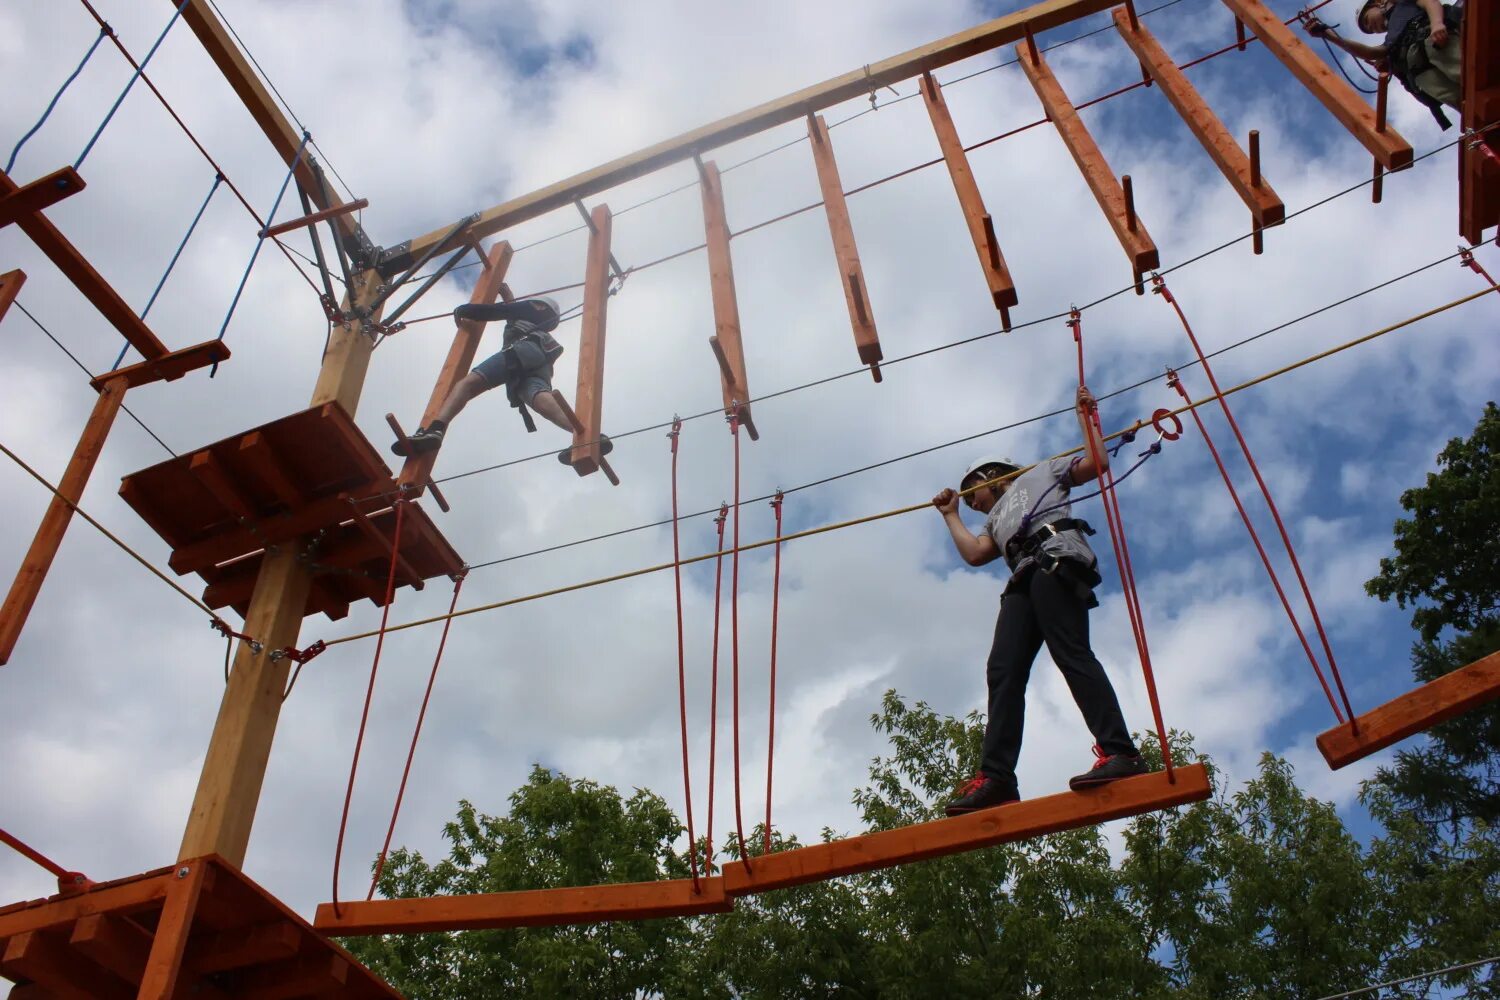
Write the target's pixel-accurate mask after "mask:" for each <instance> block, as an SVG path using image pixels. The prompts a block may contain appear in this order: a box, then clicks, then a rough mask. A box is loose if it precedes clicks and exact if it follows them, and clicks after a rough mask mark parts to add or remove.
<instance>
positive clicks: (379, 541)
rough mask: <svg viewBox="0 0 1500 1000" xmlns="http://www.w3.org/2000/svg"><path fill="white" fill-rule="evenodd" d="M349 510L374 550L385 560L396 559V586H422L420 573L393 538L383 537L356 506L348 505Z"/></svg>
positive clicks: (382, 533) (420, 587)
mask: <svg viewBox="0 0 1500 1000" xmlns="http://www.w3.org/2000/svg"><path fill="white" fill-rule="evenodd" d="M349 510H350V512H351V513H352V514H353V515H354V523H355V524H356V525H358V526H359V530H360V531H361V532H362V533H363V534H364V536H365V538H366V539H368V540H369V542H370V544H371V545H373V546H375V550H376V551H377V552H379V553H380V554H381V556H382V558H384V559H386V560H391V559H394V560H395V561H396V569H397V570H399V571H400V572H399V573H398V574H397V576H396V586H398V587H400V586H409V587H411V588H413V589H415V590H421V589H422V587H423V586H424V585H423V582H422V574H421V573H418V572H417V571H416V569H415V568H413V567H412V564H411V563H410V562H408V561H407V559H406V557H405V556H404V555H402V554H401V552H400V550H399V549H397V548H396V545H395V539H393V538H387V537H385V533H384V532H382V531H381V530H380V529H379V528H378V527H376V526H375V523H374V522H373V521H371V520H370V518H369V516H368V515H366V514H365V512H364V511H362V510H360V509H359V508H357V507H350V508H349ZM394 524H395V522H394V521H392V530H393V531H394ZM402 574H404V575H405V576H406V580H405V581H403V580H402V579H401V575H402ZM382 596H384V595H382Z"/></svg>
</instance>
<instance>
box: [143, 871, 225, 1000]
mask: <svg viewBox="0 0 1500 1000" xmlns="http://www.w3.org/2000/svg"><path fill="white" fill-rule="evenodd" d="M208 876H209V863H208V861H207V859H204V858H195V859H193V860H192V861H188V862H183V863H182V864H181V865H180V866H179V867H178V868H177V870H176V871H175V872H173V873H172V875H171V876H170V877H169V878H168V881H167V900H166V903H165V904H163V906H162V909H161V919H160V920H158V921H157V922H156V932H155V936H154V937H153V938H152V941H151V956H150V957H149V958H148V959H147V960H146V969H145V971H144V972H143V973H142V974H141V989H140V992H139V993H138V994H137V997H138V998H139V1000H171V998H172V997H173V996H174V995H175V993H176V991H177V980H178V976H179V974H180V973H181V971H182V956H183V955H184V954H185V953H186V951H187V943H188V935H189V934H190V933H191V932H192V930H193V915H194V914H195V913H196V912H197V910H198V897H199V896H201V895H202V894H203V886H204V883H205V882H206V881H207V880H208Z"/></svg>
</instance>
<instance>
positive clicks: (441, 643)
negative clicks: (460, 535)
mask: <svg viewBox="0 0 1500 1000" xmlns="http://www.w3.org/2000/svg"><path fill="white" fill-rule="evenodd" d="M467 576H468V570H467V569H465V570H464V571H463V572H461V573H459V574H458V576H456V577H454V579H453V600H452V601H450V602H449V603H448V615H449V617H448V618H447V619H446V620H445V621H444V622H443V635H442V638H440V639H438V648H437V655H436V656H434V657H433V658H432V672H431V673H430V674H428V675H427V690H426V691H425V692H423V694H422V707H421V708H420V709H419V710H418V711H417V725H416V727H415V728H414V729H413V730H412V734H411V749H410V750H408V751H407V752H406V766H405V767H404V768H402V769H401V786H400V787H399V788H397V789H396V804H395V805H394V806H392V807H391V825H390V826H388V827H386V830H385V843H383V844H381V845H380V857H379V858H377V859H376V860H375V876H374V877H373V878H372V879H370V891H369V892H367V893H365V899H366V900H371V899H374V898H375V887H376V886H377V885H378V884H380V876H381V874H382V873H383V872H384V871H385V858H386V854H387V853H388V852H389V851H390V849H391V838H392V837H393V836H395V834H396V818H397V817H398V816H400V815H401V800H402V799H403V798H405V797H406V779H407V778H409V777H411V762H412V759H413V758H414V757H416V755H417V740H418V739H419V738H420V737H421V735H422V722H423V720H424V719H426V718H427V703H428V702H429V701H431V700H432V686H433V683H434V682H436V681H437V673H438V665H439V664H441V663H442V662H443V650H444V649H446V648H447V646H448V628H449V626H451V625H452V624H453V617H452V615H453V611H454V609H455V608H457V607H458V592H459V591H460V590H463V588H464V579H465V578H466V577H467Z"/></svg>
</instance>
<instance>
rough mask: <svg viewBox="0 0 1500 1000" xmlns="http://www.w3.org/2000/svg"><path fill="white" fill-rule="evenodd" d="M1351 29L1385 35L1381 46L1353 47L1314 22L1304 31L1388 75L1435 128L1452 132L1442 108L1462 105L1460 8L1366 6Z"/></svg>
mask: <svg viewBox="0 0 1500 1000" xmlns="http://www.w3.org/2000/svg"><path fill="white" fill-rule="evenodd" d="M1354 23H1356V24H1358V25H1359V30H1360V31H1363V32H1364V33H1365V34H1367V35H1381V34H1383V35H1385V40H1384V41H1383V42H1382V43H1381V44H1379V45H1366V44H1364V43H1362V42H1351V41H1349V40H1348V39H1346V38H1343V37H1341V36H1340V35H1339V33H1338V32H1337V31H1335V30H1334V29H1333V27H1331V26H1330V25H1327V24H1324V23H1323V22H1322V21H1320V20H1318V19H1317V18H1316V17H1308V18H1307V20H1306V21H1305V22H1304V27H1306V29H1307V32H1308V34H1310V35H1312V36H1313V37H1315V38H1326V39H1327V40H1328V41H1329V42H1332V43H1333V44H1334V45H1337V46H1338V47H1339V48H1341V49H1343V50H1344V51H1345V52H1347V53H1349V54H1350V55H1352V56H1354V57H1355V58H1357V59H1363V60H1365V61H1366V62H1369V63H1371V64H1373V65H1374V66H1376V67H1377V68H1380V69H1389V70H1390V72H1391V75H1392V76H1394V77H1395V78H1396V79H1397V80H1399V81H1400V83H1401V86H1403V87H1405V88H1406V90H1407V92H1408V93H1410V94H1411V96H1412V97H1415V98H1416V99H1417V100H1418V101H1420V102H1421V103H1422V104H1423V105H1424V106H1426V108H1427V110H1429V111H1431V112H1432V116H1433V118H1435V119H1437V123H1438V125H1439V126H1441V127H1442V128H1444V129H1448V128H1451V127H1452V126H1453V123H1452V122H1450V121H1449V120H1448V116H1447V115H1446V114H1444V112H1443V106H1444V105H1447V106H1448V107H1450V108H1453V109H1454V110H1458V109H1459V106H1460V105H1461V104H1462V103H1463V93H1464V91H1463V86H1462V84H1461V82H1460V77H1461V69H1462V66H1463V51H1464V47H1463V42H1462V40H1461V39H1460V37H1459V35H1460V30H1461V28H1462V26H1463V7H1462V6H1461V5H1453V4H1443V3H1439V0H1364V3H1363V4H1362V5H1361V6H1360V8H1359V13H1358V14H1357V15H1355V18H1354Z"/></svg>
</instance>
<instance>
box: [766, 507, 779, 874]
mask: <svg viewBox="0 0 1500 1000" xmlns="http://www.w3.org/2000/svg"><path fill="white" fill-rule="evenodd" d="M781 503H782V492H781V491H780V490H777V491H776V496H775V498H774V499H773V500H772V501H771V509H772V510H774V511H775V512H776V547H775V549H774V550H773V551H775V553H776V557H775V563H776V569H775V572H774V574H773V575H772V577H771V580H772V583H771V700H770V710H769V712H768V713H767V714H768V717H769V719H770V722H769V724H768V728H767V732H766V841H765V851H764V853H766V854H770V853H771V767H772V765H773V764H774V763H775V753H776V619H777V617H778V613H779V611H780V608H781Z"/></svg>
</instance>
